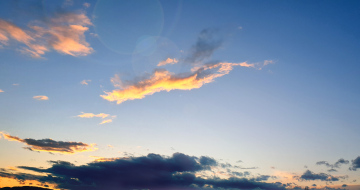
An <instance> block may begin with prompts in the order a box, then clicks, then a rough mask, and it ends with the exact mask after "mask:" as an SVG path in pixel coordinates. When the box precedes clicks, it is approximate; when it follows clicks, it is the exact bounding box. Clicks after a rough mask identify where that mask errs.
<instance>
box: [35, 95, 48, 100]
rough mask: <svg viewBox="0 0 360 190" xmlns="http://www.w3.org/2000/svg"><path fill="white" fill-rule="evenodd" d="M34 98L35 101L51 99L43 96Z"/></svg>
mask: <svg viewBox="0 0 360 190" xmlns="http://www.w3.org/2000/svg"><path fill="white" fill-rule="evenodd" d="M33 98H34V99H35V100H49V97H47V96H43V95H41V96H34V97H33Z"/></svg>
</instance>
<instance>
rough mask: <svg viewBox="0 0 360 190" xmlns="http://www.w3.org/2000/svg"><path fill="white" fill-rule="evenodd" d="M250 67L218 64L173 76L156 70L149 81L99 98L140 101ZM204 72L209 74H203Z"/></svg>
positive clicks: (236, 64) (199, 84)
mask: <svg viewBox="0 0 360 190" xmlns="http://www.w3.org/2000/svg"><path fill="white" fill-rule="evenodd" d="M251 65H252V64H248V63H246V62H242V63H227V62H220V63H216V64H207V65H203V66H200V67H195V68H193V69H192V72H191V73H183V74H174V73H171V72H169V71H167V70H156V71H155V72H154V73H153V74H152V75H151V76H150V78H149V79H145V80H143V81H139V82H137V83H135V84H132V85H128V86H125V87H124V88H122V89H115V90H113V91H112V92H104V93H105V95H100V96H101V97H102V98H104V99H105V100H108V101H116V102H117V104H121V103H122V102H125V101H127V100H135V99H142V98H144V97H145V96H148V95H152V94H154V93H156V92H160V91H168V92H169V91H171V90H191V89H196V88H200V87H201V86H203V85H204V84H207V83H211V82H213V81H214V79H215V78H218V77H222V76H224V75H226V74H228V73H229V72H230V71H231V70H232V69H233V67H234V66H242V67H251ZM206 70H209V71H211V72H204V71H206ZM208 73H210V74H208Z"/></svg>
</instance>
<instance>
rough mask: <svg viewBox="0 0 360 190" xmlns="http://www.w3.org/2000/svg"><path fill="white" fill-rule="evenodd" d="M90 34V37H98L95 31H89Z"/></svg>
mask: <svg viewBox="0 0 360 190" xmlns="http://www.w3.org/2000/svg"><path fill="white" fill-rule="evenodd" d="M90 36H92V37H99V35H98V34H96V33H90Z"/></svg>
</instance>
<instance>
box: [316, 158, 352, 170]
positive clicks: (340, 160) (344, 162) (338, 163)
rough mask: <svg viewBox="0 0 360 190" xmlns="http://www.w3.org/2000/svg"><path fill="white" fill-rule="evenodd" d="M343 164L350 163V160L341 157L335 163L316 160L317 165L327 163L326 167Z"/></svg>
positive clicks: (336, 166) (337, 166)
mask: <svg viewBox="0 0 360 190" xmlns="http://www.w3.org/2000/svg"><path fill="white" fill-rule="evenodd" d="M342 164H349V160H345V159H343V158H340V159H339V160H338V161H336V162H335V163H334V164H330V163H329V162H327V161H319V162H316V165H325V166H326V167H330V168H339V167H340V166H341V165H342Z"/></svg>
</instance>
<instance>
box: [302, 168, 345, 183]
mask: <svg viewBox="0 0 360 190" xmlns="http://www.w3.org/2000/svg"><path fill="white" fill-rule="evenodd" d="M344 178H346V176H336V177H335V176H332V175H329V174H325V173H318V174H316V173H314V172H312V171H310V170H307V171H305V173H304V174H303V175H301V176H300V177H298V178H297V179H298V180H299V181H303V180H305V181H310V180H320V181H339V179H344Z"/></svg>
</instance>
